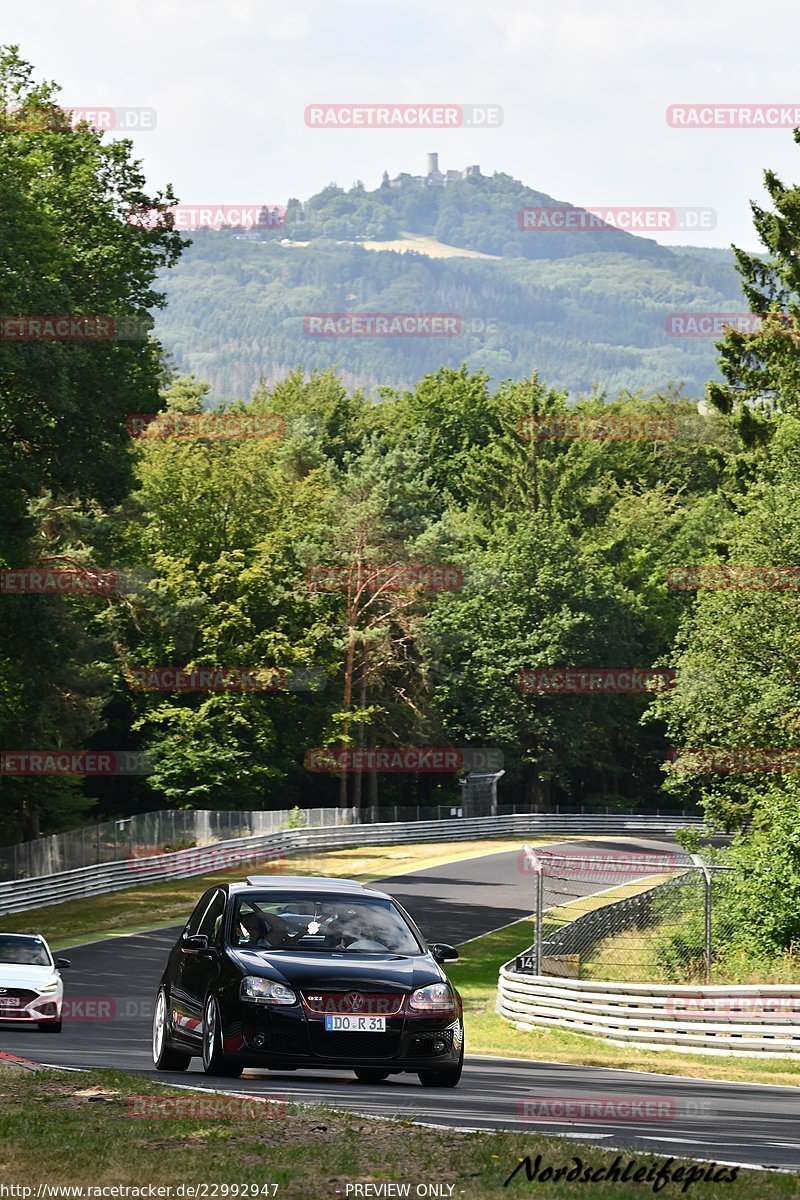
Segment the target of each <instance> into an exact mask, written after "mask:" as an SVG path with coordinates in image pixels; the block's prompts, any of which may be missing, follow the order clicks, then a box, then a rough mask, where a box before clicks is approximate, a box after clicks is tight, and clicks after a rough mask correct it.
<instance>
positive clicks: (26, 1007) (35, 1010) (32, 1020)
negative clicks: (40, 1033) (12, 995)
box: [0, 992, 63, 1025]
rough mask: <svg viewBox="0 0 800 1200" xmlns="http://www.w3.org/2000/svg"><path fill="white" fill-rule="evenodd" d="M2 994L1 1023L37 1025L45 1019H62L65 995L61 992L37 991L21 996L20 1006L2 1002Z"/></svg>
mask: <svg viewBox="0 0 800 1200" xmlns="http://www.w3.org/2000/svg"><path fill="white" fill-rule="evenodd" d="M2 999H3V997H2V996H0V1025H35V1024H38V1023H39V1022H45V1021H54V1022H55V1021H60V1020H61V1009H62V1004H63V995H61V994H59V993H53V992H50V993H45V994H40V993H37V994H35V995H33V996H31V995H30V993H29V994H28V995H25V996H21V997H20V1004H19V1006H18V1007H15V1008H12V1007H10V1006H8V1005H4V1004H3V1003H2Z"/></svg>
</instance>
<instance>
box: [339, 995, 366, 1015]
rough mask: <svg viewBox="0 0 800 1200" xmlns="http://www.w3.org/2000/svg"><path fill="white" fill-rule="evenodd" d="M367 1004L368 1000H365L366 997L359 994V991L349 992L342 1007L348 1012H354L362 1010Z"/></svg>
mask: <svg viewBox="0 0 800 1200" xmlns="http://www.w3.org/2000/svg"><path fill="white" fill-rule="evenodd" d="M365 1004H366V1001H365V1000H364V997H363V996H361V995H359V993H358V992H348V993H347V995H346V996H345V997H344V999H343V1000H342V1008H344V1009H347V1011H348V1012H353V1013H355V1012H361V1010H362V1008H364V1006H365Z"/></svg>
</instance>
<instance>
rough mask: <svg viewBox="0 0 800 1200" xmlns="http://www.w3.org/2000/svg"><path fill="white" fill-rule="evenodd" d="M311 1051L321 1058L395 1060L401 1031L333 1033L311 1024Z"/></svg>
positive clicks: (318, 1025)
mask: <svg viewBox="0 0 800 1200" xmlns="http://www.w3.org/2000/svg"><path fill="white" fill-rule="evenodd" d="M309 1032H310V1034H311V1049H312V1052H313V1053H314V1054H317V1055H318V1056H319V1057H320V1058H394V1056H395V1054H396V1053H397V1049H398V1046H399V1045H400V1032H399V1030H390V1031H389V1032H388V1033H332V1032H328V1031H326V1030H325V1028H324V1026H323V1025H322V1024H316V1023H314V1024H310V1025H309Z"/></svg>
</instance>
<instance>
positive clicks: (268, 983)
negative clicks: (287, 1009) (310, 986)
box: [240, 975, 297, 1004]
mask: <svg viewBox="0 0 800 1200" xmlns="http://www.w3.org/2000/svg"><path fill="white" fill-rule="evenodd" d="M240 994H241V997H242V999H243V1000H255V1001H256V1003H257V1004H296V1003H297V996H296V995H295V993H294V992H293V991H292V989H291V988H290V987H287V986H286V984H285V983H277V982H276V981H275V980H274V979H264V978H263V977H262V976H261V975H245V977H244V979H243V980H242V987H241V993H240Z"/></svg>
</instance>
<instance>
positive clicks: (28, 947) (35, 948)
mask: <svg viewBox="0 0 800 1200" xmlns="http://www.w3.org/2000/svg"><path fill="white" fill-rule="evenodd" d="M0 963H19V965H20V966H25V967H49V966H51V965H52V962H51V958H50V955H49V953H48V951H47V947H46V946H45V944H44V942H43V941H42V939H41V938H37V937H7V936H4V935H3V934H2V933H0Z"/></svg>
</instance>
